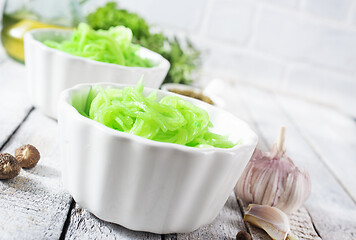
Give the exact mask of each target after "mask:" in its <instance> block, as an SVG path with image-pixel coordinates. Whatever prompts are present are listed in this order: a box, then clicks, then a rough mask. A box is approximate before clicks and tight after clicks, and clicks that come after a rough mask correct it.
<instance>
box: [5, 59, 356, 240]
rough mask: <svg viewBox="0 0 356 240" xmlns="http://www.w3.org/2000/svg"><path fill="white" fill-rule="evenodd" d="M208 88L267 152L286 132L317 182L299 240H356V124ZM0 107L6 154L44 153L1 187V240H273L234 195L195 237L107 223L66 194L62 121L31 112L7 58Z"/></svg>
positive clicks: (16, 69) (284, 101)
mask: <svg viewBox="0 0 356 240" xmlns="http://www.w3.org/2000/svg"><path fill="white" fill-rule="evenodd" d="M208 88H209V91H210V92H211V93H212V94H214V95H216V96H217V97H218V98H220V100H221V103H222V105H223V106H222V107H224V108H226V109H227V110H229V111H231V112H233V113H234V114H236V115H237V116H239V117H240V118H242V119H244V120H245V121H247V122H248V123H250V125H251V126H252V128H253V129H255V130H256V132H257V133H258V135H259V136H260V142H259V147H260V148H261V149H263V150H267V149H269V148H270V147H271V145H272V144H273V142H274V141H275V138H276V136H277V132H278V128H279V126H280V125H281V124H283V125H285V126H287V143H286V144H287V153H288V154H289V155H290V156H291V157H292V159H293V160H294V161H295V162H296V163H297V165H299V166H303V165H304V166H305V168H307V170H308V171H309V172H310V175H311V177H312V194H311V196H310V198H309V200H308V201H307V202H306V204H305V208H301V209H299V210H298V211H297V212H295V213H293V214H291V215H290V221H291V225H292V232H293V234H294V235H296V236H298V237H299V239H320V238H321V239H356V204H355V194H356V193H355V184H353V182H354V181H353V175H354V174H353V172H355V170H356V169H355V164H356V162H355V157H356V154H355V153H356V152H355V146H356V134H355V133H356V129H355V127H356V126H355V122H354V121H353V120H351V119H350V118H348V117H347V116H344V115H343V114H341V113H339V112H337V111H335V110H333V109H330V108H328V107H324V106H320V105H317V104H312V103H308V102H304V101H303V100H299V99H293V98H290V97H287V96H281V95H277V94H275V93H272V92H268V91H264V90H259V89H256V88H252V87H249V86H245V85H235V86H232V85H231V84H228V83H223V82H222V81H214V82H213V83H212V84H210V85H209V87H208ZM0 106H1V109H2V114H0V151H1V152H10V153H13V152H14V150H15V148H16V147H18V146H20V145H22V144H26V143H31V144H33V145H35V146H37V147H38V148H39V150H40V152H41V160H40V162H39V164H38V165H37V166H36V167H35V168H33V169H29V170H22V171H21V173H20V175H19V176H18V177H16V178H15V179H13V180H9V181H0V239H59V238H60V239H170V240H174V239H234V238H235V235H236V233H237V232H238V231H240V230H247V231H249V232H250V233H251V235H252V237H253V239H254V240H257V239H265V240H266V239H270V238H269V237H268V236H267V235H266V234H265V233H264V232H263V231H262V230H260V229H258V228H256V227H254V226H251V225H249V224H245V223H244V222H243V212H244V209H245V207H246V204H244V203H242V202H241V201H240V200H237V199H236V197H235V195H234V194H232V195H231V196H230V198H229V199H228V201H227V203H226V204H225V206H224V208H223V209H222V210H221V212H220V213H219V216H218V217H217V218H216V219H215V221H214V222H213V223H211V224H209V225H207V226H205V227H202V228H200V229H198V230H196V231H195V232H192V233H187V234H170V235H157V234H150V233H143V232H135V231H131V230H128V229H126V228H124V227H121V226H119V225H116V224H113V223H108V222H105V221H102V220H100V219H98V218H96V217H95V216H94V215H93V214H91V213H89V212H88V211H87V210H85V209H82V208H81V207H80V206H78V205H77V204H76V203H74V202H73V200H72V198H71V196H70V195H69V194H68V193H67V192H66V191H65V190H64V189H63V187H62V185H61V181H60V175H61V173H60V153H59V144H58V137H57V124H56V121H54V120H52V119H49V118H47V117H45V116H43V115H42V114H41V113H40V112H39V111H38V110H36V109H35V110H33V109H32V107H31V105H30V104H29V101H28V99H27V93H26V80H25V71H24V67H23V65H21V64H19V63H16V62H14V61H13V60H11V59H8V58H6V57H3V56H0ZM340 133H341V134H340ZM340 152H341V153H340Z"/></svg>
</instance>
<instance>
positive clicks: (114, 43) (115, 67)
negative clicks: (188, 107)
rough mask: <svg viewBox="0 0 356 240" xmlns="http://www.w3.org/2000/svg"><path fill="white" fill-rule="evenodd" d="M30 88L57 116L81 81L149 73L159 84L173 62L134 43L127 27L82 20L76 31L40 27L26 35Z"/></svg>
mask: <svg viewBox="0 0 356 240" xmlns="http://www.w3.org/2000/svg"><path fill="white" fill-rule="evenodd" d="M24 45H25V63H26V73H27V78H28V83H29V84H28V91H29V96H30V100H31V102H32V104H33V105H34V106H36V107H37V108H39V109H40V110H41V111H42V112H43V113H44V114H46V115H48V116H50V117H53V118H56V116H57V103H58V99H59V94H60V92H61V91H62V90H64V89H66V88H69V87H72V86H74V85H76V84H80V83H95V82H114V83H122V84H133V83H134V82H135V81H136V79H138V78H139V77H140V76H142V75H144V76H145V80H146V84H147V86H149V87H152V88H158V87H159V86H160V85H161V83H162V82H163V80H164V78H165V76H166V74H167V72H168V69H169V67H170V64H169V62H168V61H167V60H166V59H164V58H163V57H162V56H161V55H159V54H157V53H155V52H152V51H150V50H148V49H146V48H143V47H141V46H139V45H136V44H133V43H132V32H131V30H130V29H128V28H125V27H123V26H117V27H113V28H110V29H109V30H93V29H91V28H90V27H89V26H88V25H87V24H85V23H81V24H79V26H78V28H76V29H74V30H65V29H36V30H32V31H30V32H28V33H27V34H26V35H25V38H24Z"/></svg>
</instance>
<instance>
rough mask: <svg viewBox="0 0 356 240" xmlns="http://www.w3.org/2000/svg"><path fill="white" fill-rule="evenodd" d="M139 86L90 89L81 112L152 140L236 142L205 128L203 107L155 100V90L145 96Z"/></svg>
mask: <svg viewBox="0 0 356 240" xmlns="http://www.w3.org/2000/svg"><path fill="white" fill-rule="evenodd" d="M143 89H144V86H143V84H142V83H138V84H137V86H136V87H126V88H123V89H115V88H107V89H102V88H93V89H92V90H91V91H90V94H89V96H88V99H87V101H86V106H88V105H89V106H90V108H89V109H86V110H85V111H86V112H81V114H82V115H84V116H87V117H88V116H89V118H90V119H93V120H95V121H98V122H100V123H102V124H104V125H105V126H107V127H110V128H113V129H116V130H118V131H122V132H126V133H130V134H134V135H137V136H141V137H144V138H148V139H151V140H154V141H159V142H168V143H176V144H181V145H185V146H190V147H199V148H203V147H218V148H232V147H234V146H235V145H236V144H234V143H233V142H231V141H230V140H229V139H228V138H227V137H226V136H222V135H219V134H216V133H212V132H210V131H209V128H211V127H212V124H211V122H210V121H209V115H208V113H207V112H206V111H205V110H204V109H201V108H199V107H197V106H195V105H193V104H192V103H190V102H187V101H185V100H183V99H181V98H179V97H176V96H166V97H164V98H162V99H161V100H160V101H159V102H158V101H156V92H153V93H151V94H150V95H148V96H147V97H146V96H144V95H143ZM93 94H94V95H95V97H94V98H93V96H94V95H93ZM85 108H86V107H85Z"/></svg>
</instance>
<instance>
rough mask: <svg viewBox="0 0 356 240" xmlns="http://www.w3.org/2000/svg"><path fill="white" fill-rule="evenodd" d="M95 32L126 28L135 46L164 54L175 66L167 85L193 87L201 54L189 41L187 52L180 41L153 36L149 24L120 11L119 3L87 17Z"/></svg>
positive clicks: (124, 11)
mask: <svg viewBox="0 0 356 240" xmlns="http://www.w3.org/2000/svg"><path fill="white" fill-rule="evenodd" d="M87 21H88V23H89V25H90V26H92V27H93V28H94V29H109V28H110V27H112V26H119V25H123V26H125V27H128V28H130V29H131V30H132V32H133V42H134V43H137V44H140V45H141V46H143V47H145V48H148V49H150V50H152V51H154V52H157V53H159V54H161V55H162V56H163V57H164V58H166V59H167V60H168V61H169V62H170V63H171V68H170V70H169V72H168V74H167V77H166V79H165V81H164V82H165V83H168V82H174V83H184V84H189V83H190V82H191V81H192V79H191V74H192V72H193V71H194V70H195V69H196V68H197V67H198V65H199V56H200V53H199V51H198V50H196V49H195V48H194V46H193V45H192V43H191V42H190V41H189V40H186V44H185V45H186V47H185V48H183V47H182V46H181V44H180V43H179V41H178V40H177V38H173V39H169V38H168V37H166V36H165V35H163V33H152V32H151V30H150V26H149V25H148V24H147V22H146V21H145V20H144V19H143V18H141V17H140V16H139V15H137V14H135V13H131V12H128V11H127V10H124V9H118V8H117V5H116V3H115V2H110V3H107V4H106V5H105V6H103V7H100V8H98V9H97V10H96V11H95V12H93V13H91V14H89V15H88V16H87Z"/></svg>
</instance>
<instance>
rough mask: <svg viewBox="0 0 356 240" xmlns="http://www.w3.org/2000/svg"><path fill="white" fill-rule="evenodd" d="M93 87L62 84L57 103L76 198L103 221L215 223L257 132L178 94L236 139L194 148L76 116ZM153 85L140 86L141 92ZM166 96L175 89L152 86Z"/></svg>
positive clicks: (134, 225) (175, 226)
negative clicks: (224, 145) (228, 143)
mask: <svg viewBox="0 0 356 240" xmlns="http://www.w3.org/2000/svg"><path fill="white" fill-rule="evenodd" d="M91 86H93V85H90V84H83V85H78V86H75V87H74V88H71V89H68V90H65V91H64V92H63V93H62V95H61V99H60V102H59V112H58V123H59V130H60V141H61V147H62V160H63V171H62V178H63V183H64V186H65V188H66V189H67V190H68V191H69V192H70V193H71V195H72V196H73V198H74V199H75V201H76V202H77V203H79V204H80V205H81V206H83V207H85V208H87V209H88V210H89V211H90V212H92V213H93V214H95V215H96V216H98V217H99V218H101V219H103V220H106V221H109V222H114V223H117V224H120V225H122V226H124V227H126V228H129V229H133V230H139V231H147V232H154V233H159V234H166V233H174V232H191V231H194V230H195V229H197V228H199V227H201V226H203V225H205V224H208V223H210V222H212V221H213V220H214V218H215V217H216V216H217V214H218V213H219V211H220V210H221V209H222V207H223V206H224V204H225V202H226V200H227V199H228V197H229V195H230V193H231V191H232V190H233V188H234V186H235V184H236V182H237V180H238V178H239V177H240V175H241V173H242V171H243V169H244V168H245V165H246V164H247V162H248V160H249V159H250V157H251V155H252V152H253V151H254V149H255V146H256V143H257V136H256V134H255V133H254V132H253V131H252V130H251V129H250V128H249V126H248V125H247V124H246V123H244V122H243V121H241V120H239V119H238V118H236V117H235V116H233V115H232V114H230V113H228V112H226V111H224V110H221V109H219V108H216V107H214V106H211V105H209V104H207V103H204V102H202V101H199V100H195V99H192V98H187V97H182V98H183V99H185V100H187V101H189V102H192V103H194V104H195V105H196V106H199V107H201V108H203V109H205V110H207V112H208V113H209V115H210V119H211V121H212V123H213V124H214V129H213V131H214V132H217V133H221V134H229V135H230V139H231V140H233V141H238V140H240V141H241V144H238V145H237V146H235V147H233V148H230V149H221V148H205V149H199V148H193V147H186V146H182V145H178V144H172V143H163V142H156V141H152V140H148V139H146V138H142V137H139V136H135V135H131V134H127V133H123V132H120V131H116V130H114V129H111V128H108V127H106V126H105V125H103V124H101V123H98V122H96V121H94V120H91V119H89V118H86V117H83V116H82V115H80V114H79V113H78V111H77V110H76V108H77V109H84V107H85V103H86V97H87V95H88V92H89V90H90V87H91ZM100 86H102V87H104V88H106V87H115V88H123V87H125V86H126V85H120V84H100ZM151 91H153V89H149V88H145V90H144V94H145V95H147V94H149V93H150V92H151ZM166 95H176V94H173V93H169V92H166V91H162V90H158V92H157V97H158V99H161V98H162V97H164V96H166ZM73 99H74V102H75V104H76V108H74V107H73V106H72V101H73Z"/></svg>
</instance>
